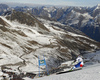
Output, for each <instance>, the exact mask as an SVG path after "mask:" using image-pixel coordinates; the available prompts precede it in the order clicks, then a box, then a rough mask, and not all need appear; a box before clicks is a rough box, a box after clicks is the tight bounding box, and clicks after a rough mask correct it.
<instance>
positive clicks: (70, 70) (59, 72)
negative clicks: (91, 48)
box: [56, 68, 82, 74]
mask: <svg viewBox="0 0 100 80" xmlns="http://www.w3.org/2000/svg"><path fill="white" fill-rule="evenodd" d="M81 69H82V68H78V69H74V70H68V71H61V72H58V73H56V74H63V73H69V72H73V71H77V70H81Z"/></svg>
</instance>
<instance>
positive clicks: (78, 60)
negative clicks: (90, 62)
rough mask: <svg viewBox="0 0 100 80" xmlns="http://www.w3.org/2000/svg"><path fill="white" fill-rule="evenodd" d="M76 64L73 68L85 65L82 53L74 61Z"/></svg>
mask: <svg viewBox="0 0 100 80" xmlns="http://www.w3.org/2000/svg"><path fill="white" fill-rule="evenodd" d="M74 63H75V65H74V66H73V67H72V68H71V70H74V69H75V68H79V67H81V68H82V67H83V65H84V63H83V59H82V56H81V55H78V57H77V58H76V60H75V61H74Z"/></svg>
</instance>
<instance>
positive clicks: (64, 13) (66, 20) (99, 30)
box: [17, 4, 100, 41]
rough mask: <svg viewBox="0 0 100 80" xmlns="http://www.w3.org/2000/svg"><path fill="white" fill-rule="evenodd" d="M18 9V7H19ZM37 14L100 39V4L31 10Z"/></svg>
mask: <svg viewBox="0 0 100 80" xmlns="http://www.w3.org/2000/svg"><path fill="white" fill-rule="evenodd" d="M17 10H18V9H17ZM30 12H31V13H32V14H34V15H35V16H39V17H42V18H45V19H49V20H56V21H59V22H60V23H63V24H66V25H68V26H71V27H74V28H77V29H79V30H81V31H82V32H84V33H85V34H86V35H88V36H89V37H91V38H92V39H95V40H97V41H100V38H99V37H100V4H98V5H96V6H94V7H68V6H67V7H61V8H58V7H54V6H53V7H44V6H43V7H35V8H33V9H32V10H30Z"/></svg>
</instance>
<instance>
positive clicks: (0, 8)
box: [0, 4, 11, 15]
mask: <svg viewBox="0 0 100 80" xmlns="http://www.w3.org/2000/svg"><path fill="white" fill-rule="evenodd" d="M10 9H11V8H9V6H8V5H6V4H0V15H2V14H3V13H4V12H6V11H8V10H10Z"/></svg>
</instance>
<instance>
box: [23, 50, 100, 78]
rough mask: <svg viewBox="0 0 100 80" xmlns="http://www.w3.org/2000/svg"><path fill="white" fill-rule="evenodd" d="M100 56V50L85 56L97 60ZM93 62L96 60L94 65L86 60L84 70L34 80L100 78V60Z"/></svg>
mask: <svg viewBox="0 0 100 80" xmlns="http://www.w3.org/2000/svg"><path fill="white" fill-rule="evenodd" d="M97 56H98V57H97ZM99 56H100V51H97V52H96V53H95V52H94V53H88V54H86V55H84V58H85V59H86V58H88V59H91V57H93V58H94V59H96V61H100V58H99ZM92 62H94V65H88V63H87V62H86V63H85V66H86V67H83V69H82V70H78V71H73V72H69V73H64V74H59V75H50V76H45V77H42V78H37V79H34V80H100V64H99V62H98V63H95V61H92ZM25 80H26V79H25ZM27 80H32V79H27Z"/></svg>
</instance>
